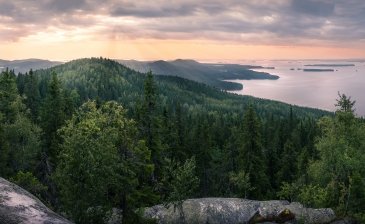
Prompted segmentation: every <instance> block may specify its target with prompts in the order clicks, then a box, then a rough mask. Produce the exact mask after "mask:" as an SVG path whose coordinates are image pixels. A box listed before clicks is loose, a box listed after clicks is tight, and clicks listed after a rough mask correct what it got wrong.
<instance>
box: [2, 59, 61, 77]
mask: <svg viewBox="0 0 365 224" xmlns="http://www.w3.org/2000/svg"><path fill="white" fill-rule="evenodd" d="M59 64H62V62H58V61H48V60H42V59H24V60H13V61H7V60H1V59H0V70H4V69H6V68H9V69H11V70H14V71H15V73H16V74H17V73H19V72H20V73H25V72H28V71H29V70H30V69H33V70H37V69H42V68H50V67H52V66H55V65H59Z"/></svg>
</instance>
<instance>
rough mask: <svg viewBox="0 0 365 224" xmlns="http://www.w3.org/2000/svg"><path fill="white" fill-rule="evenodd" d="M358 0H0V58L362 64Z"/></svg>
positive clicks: (364, 16)
mask: <svg viewBox="0 0 365 224" xmlns="http://www.w3.org/2000/svg"><path fill="white" fill-rule="evenodd" d="M359 4H363V2H362V0H352V1H351V3H350V2H348V1H346V0H338V1H336V3H334V2H333V1H328V0H247V1H242V2H241V1H237V0H225V1H221V0H209V1H205V0H184V1H182V0H177V1H170V0H155V1H143V0H141V1H132V0H123V1H117V0H88V1H85V0H63V1H59V0H39V1H36V2H35V1H25V0H17V1H8V0H0V59H25V58H41V59H51V60H61V61H66V60H71V59H76V58H81V57H99V56H102V57H108V58H114V59H137V60H153V59H176V58H189V59H197V60H217V61H219V60H246V59H345V58H351V59H354V58H365V32H363V24H364V22H365V12H364V11H363V9H362V8H361V7H358V6H359Z"/></svg>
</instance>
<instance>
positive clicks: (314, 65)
mask: <svg viewBox="0 0 365 224" xmlns="http://www.w3.org/2000/svg"><path fill="white" fill-rule="evenodd" d="M304 66H312V67H351V66H355V64H308V65H304Z"/></svg>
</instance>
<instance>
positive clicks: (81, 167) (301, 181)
mask: <svg viewBox="0 0 365 224" xmlns="http://www.w3.org/2000/svg"><path fill="white" fill-rule="evenodd" d="M56 74H57V75H56ZM15 80H17V84H18V85H16V84H15ZM17 86H18V89H17V88H16V87H17ZM37 90H38V92H39V97H38V93H37ZM18 92H20V93H21V94H22V96H24V98H22V97H20V96H19V94H18ZM0 98H1V101H0V104H1V107H0V174H1V175H2V176H5V177H11V176H14V175H15V174H17V173H18V172H19V171H21V172H23V173H26V172H27V171H30V172H32V173H33V174H34V176H36V177H37V178H38V180H39V181H40V182H41V183H42V184H43V185H46V186H48V190H47V192H46V193H42V196H43V194H44V196H45V197H44V199H45V200H46V201H50V202H51V203H52V205H53V206H54V208H55V209H57V210H58V211H59V212H63V213H64V214H68V215H69V216H70V217H72V218H73V219H74V221H76V222H78V223H103V222H105V220H106V218H107V217H108V215H110V214H111V211H112V210H111V209H112V208H117V209H122V210H123V217H124V218H123V222H125V223H138V222H142V223H143V222H144V221H145V220H142V219H141V217H139V215H138V214H137V213H136V208H142V207H145V206H150V205H153V204H158V203H165V202H170V201H179V202H181V201H182V200H184V199H186V198H188V197H233V196H237V195H238V196H241V197H248V198H251V199H272V198H274V197H275V196H278V197H280V198H283V199H288V200H299V201H302V202H303V203H305V204H308V205H311V206H320V205H321V206H322V205H326V206H332V207H334V208H337V210H338V211H340V212H341V213H346V211H347V212H348V213H349V212H351V214H353V215H357V216H361V213H362V211H363V210H365V208H364V206H363V204H364V203H362V202H363V201H364V200H365V199H364V197H365V194H364V190H363V189H364V186H365V185H364V170H365V169H364V162H363V161H365V160H364V156H363V150H364V139H365V137H364V122H363V120H359V119H358V118H356V117H355V115H354V114H353V113H352V112H351V111H353V104H352V101H351V100H350V98H347V97H345V98H343V99H342V100H340V101H341V102H345V104H346V105H350V107H349V106H346V108H350V109H351V110H349V109H345V110H339V111H337V112H336V115H335V117H326V118H322V119H321V120H320V121H319V122H318V125H317V118H319V117H321V116H322V115H329V116H332V114H330V113H327V112H324V111H321V110H317V109H310V108H301V107H297V106H290V105H287V104H283V103H279V102H275V101H270V100H263V99H257V98H253V97H250V96H239V95H234V94H229V93H226V92H224V91H220V90H218V89H216V88H212V87H210V86H207V85H205V84H201V83H196V82H192V81H189V80H186V79H182V78H179V77H172V76H156V75H153V74H151V73H149V74H147V75H146V74H141V73H138V72H135V71H133V70H130V69H128V68H126V67H124V66H122V65H120V64H118V63H116V62H114V61H112V60H108V59H99V58H92V59H80V60H75V61H72V62H69V63H66V64H64V65H59V66H56V67H53V68H51V69H46V70H38V71H35V72H34V73H33V74H32V75H31V72H30V73H29V74H25V75H23V74H20V75H19V76H15V75H14V74H12V72H9V71H5V72H4V73H2V75H1V76H0ZM90 99H91V100H94V101H89V100H90ZM113 100H114V101H113ZM22 101H24V103H25V105H24V104H23V103H22ZM110 101H112V102H110ZM32 102H34V104H33V103H32ZM116 102H118V103H116ZM346 102H347V103H346ZM342 104H343V103H341V105H342ZM345 104H343V105H345ZM81 105H82V106H81ZM121 105H123V107H122V106H121ZM249 105H251V106H249ZM80 106H81V107H80ZM340 107H342V106H340ZM77 108H79V109H78V110H77ZM75 110H77V111H75ZM69 118H71V119H70V120H68V119H69ZM133 119H134V120H135V121H134V120H133ZM38 125H39V127H41V128H42V129H40V128H39V127H38ZM41 133H42V138H40V134H41ZM316 138H317V140H315V139H316ZM40 146H43V149H42V150H40ZM189 158H195V161H194V159H189ZM37 165H38V166H37ZM55 166H57V169H56V172H55V169H54V168H55ZM308 166H309V167H310V168H309V169H307V167H308ZM24 176H25V177H19V179H21V178H23V179H26V180H27V181H29V182H32V181H31V178H30V177H29V178H28V177H27V175H24ZM50 177H53V178H50ZM28 179H29V180H28ZM196 180H198V181H196ZM53 181H54V182H55V183H57V186H58V188H56V187H55V186H54V184H53ZM283 182H286V183H283ZM282 183H283V185H282V186H281V184H282ZM195 186H196V187H195ZM280 187H281V188H280ZM324 198H325V199H324ZM323 201H325V202H323ZM339 214H340V213H339ZM182 215H183V214H182Z"/></svg>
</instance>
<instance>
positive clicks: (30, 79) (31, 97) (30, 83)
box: [24, 69, 40, 121]
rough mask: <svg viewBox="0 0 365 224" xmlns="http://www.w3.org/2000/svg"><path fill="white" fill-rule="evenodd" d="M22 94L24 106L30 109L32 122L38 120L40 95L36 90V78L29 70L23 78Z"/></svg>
mask: <svg viewBox="0 0 365 224" xmlns="http://www.w3.org/2000/svg"><path fill="white" fill-rule="evenodd" d="M25 80H26V81H25V85H24V94H25V97H26V98H25V105H26V106H27V107H28V108H29V109H30V112H31V117H32V120H33V121H36V120H37V119H38V110H39V105H40V93H39V89H38V78H37V76H36V75H35V74H34V73H33V70H32V69H31V70H30V71H29V74H28V75H27V76H25Z"/></svg>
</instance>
